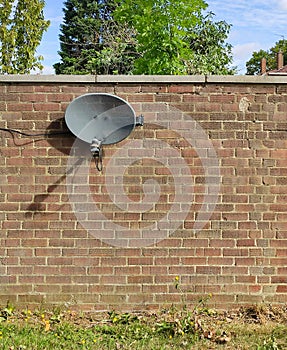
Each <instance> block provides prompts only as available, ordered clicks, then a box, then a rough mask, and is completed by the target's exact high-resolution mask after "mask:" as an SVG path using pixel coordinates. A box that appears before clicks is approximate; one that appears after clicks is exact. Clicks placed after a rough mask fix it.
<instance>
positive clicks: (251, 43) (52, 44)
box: [38, 0, 287, 74]
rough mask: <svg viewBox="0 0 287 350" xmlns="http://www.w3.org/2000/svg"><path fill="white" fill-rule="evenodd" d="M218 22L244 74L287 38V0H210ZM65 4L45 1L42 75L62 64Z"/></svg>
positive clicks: (50, 72)
mask: <svg viewBox="0 0 287 350" xmlns="http://www.w3.org/2000/svg"><path fill="white" fill-rule="evenodd" d="M207 3H208V4H209V8H208V10H209V11H212V12H213V13H215V15H216V17H215V20H218V21H219V20H225V21H226V22H227V23H229V24H232V28H231V31H230V36H229V39H228V42H229V43H230V44H232V46H233V57H234V65H236V66H238V74H245V62H246V61H247V60H249V58H251V56H252V53H253V52H254V51H258V50H260V49H264V50H266V49H268V48H270V47H272V46H273V45H274V44H275V42H276V41H278V40H280V39H283V38H285V39H287V33H286V25H287V0H207ZM63 4H64V1H59V0H46V6H45V18H46V19H49V20H50V21H51V25H50V27H49V29H48V31H47V32H46V33H45V34H44V36H43V39H42V43H41V45H40V47H39V48H38V53H39V54H41V55H43V56H44V62H43V64H44V67H45V68H44V71H43V74H54V70H53V67H52V66H53V64H54V63H56V62H58V61H59V56H58V54H57V51H58V50H59V39H58V35H59V27H60V24H61V23H62V17H63V13H62V8H63V6H64V5H63Z"/></svg>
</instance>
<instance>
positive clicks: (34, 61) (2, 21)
mask: <svg viewBox="0 0 287 350" xmlns="http://www.w3.org/2000/svg"><path fill="white" fill-rule="evenodd" d="M44 6H45V2H44V1H43V0H18V1H16V2H15V1H13V0H2V1H0V42H1V49H0V73H1V74H28V73H30V72H31V71H32V70H35V69H37V68H38V69H42V68H43V66H42V64H41V60H42V59H43V57H42V56H36V50H37V47H38V46H39V44H40V42H41V39H42V36H43V33H44V31H46V30H47V28H48V26H49V24H50V23H49V21H46V20H45V19H44V14H43V9H44Z"/></svg>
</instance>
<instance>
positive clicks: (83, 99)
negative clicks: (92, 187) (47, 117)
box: [65, 93, 143, 157]
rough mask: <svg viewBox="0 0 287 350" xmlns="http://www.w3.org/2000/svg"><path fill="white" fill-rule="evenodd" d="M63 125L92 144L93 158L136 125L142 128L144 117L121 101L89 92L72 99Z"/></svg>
mask: <svg viewBox="0 0 287 350" xmlns="http://www.w3.org/2000/svg"><path fill="white" fill-rule="evenodd" d="M65 122H66V124H67V126H68V128H69V129H70V131H71V132H72V133H73V134H74V135H75V136H76V137H77V138H79V139H81V140H82V141H85V142H88V143H89V144H90V145H91V152H92V154H93V155H94V156H96V157H98V156H100V157H101V146H102V145H108V144H113V143H117V142H120V141H122V140H123V139H125V138H126V137H128V136H129V134H130V133H131V132H132V131H133V129H134V127H135V126H136V125H143V117H142V116H140V117H136V115H135V111H134V110H133V108H132V107H131V106H130V104H129V103H128V102H126V101H125V100H123V99H122V98H120V97H118V96H115V95H110V94H104V93H91V94H85V95H82V96H80V97H77V98H75V99H74V100H73V101H72V102H71V103H70V104H69V106H68V107H67V109H66V113H65Z"/></svg>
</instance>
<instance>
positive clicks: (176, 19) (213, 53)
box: [115, 0, 234, 74]
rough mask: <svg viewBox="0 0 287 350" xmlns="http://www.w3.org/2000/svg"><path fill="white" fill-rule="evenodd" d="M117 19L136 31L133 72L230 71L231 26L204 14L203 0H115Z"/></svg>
mask: <svg viewBox="0 0 287 350" xmlns="http://www.w3.org/2000/svg"><path fill="white" fill-rule="evenodd" d="M118 3H119V6H118V7H117V9H116V11H115V16H116V18H117V19H118V20H119V21H121V22H122V23H126V24H127V25H128V26H129V27H131V28H133V29H134V30H135V33H136V40H137V44H138V46H137V51H138V53H139V55H140V56H139V58H137V59H136V60H135V62H134V70H133V73H134V74H230V73H233V72H234V70H232V69H229V68H228V66H229V64H230V63H231V61H232V57H231V46H230V45H228V44H225V40H226V38H227V36H228V33H229V29H230V26H229V25H228V24H227V23H226V22H224V21H221V22H217V23H213V22H212V17H213V14H211V13H210V14H208V15H207V16H204V15H203V14H202V11H203V10H205V9H206V8H207V4H206V3H205V2H204V1H203V0H196V1H192V2H190V1H189V0H173V1H168V0H156V1H154V0H124V1H120V0H118Z"/></svg>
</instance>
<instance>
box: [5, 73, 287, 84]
mask: <svg viewBox="0 0 287 350" xmlns="http://www.w3.org/2000/svg"><path fill="white" fill-rule="evenodd" d="M2 82H4V83H65V84H73V83H74V84H77V83H90V84H93V83H99V84H104V83H119V84H120V83H130V84H138V83H149V84H162V83H174V84H193V83H202V84H203V83H211V84H214V83H217V84H287V75H285V76H284V75H281V76H279V75H276V76H268V75H263V76H254V75H206V76H205V75H41V74H39V75H34V74H15V75H0V83H2Z"/></svg>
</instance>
